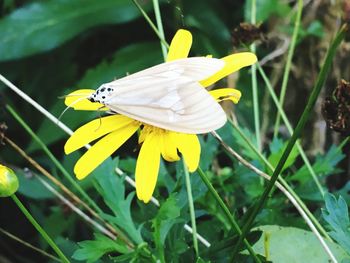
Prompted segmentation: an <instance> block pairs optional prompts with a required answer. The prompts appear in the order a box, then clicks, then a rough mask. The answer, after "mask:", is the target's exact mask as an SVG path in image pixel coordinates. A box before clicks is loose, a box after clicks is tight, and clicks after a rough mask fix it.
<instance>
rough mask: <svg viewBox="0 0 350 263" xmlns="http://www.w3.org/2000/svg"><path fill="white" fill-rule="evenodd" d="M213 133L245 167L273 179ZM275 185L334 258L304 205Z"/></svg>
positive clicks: (285, 188)
mask: <svg viewBox="0 0 350 263" xmlns="http://www.w3.org/2000/svg"><path fill="white" fill-rule="evenodd" d="M211 134H212V135H213V136H214V137H215V138H216V139H217V140H218V141H219V142H220V144H221V145H222V146H223V148H224V149H225V150H226V151H227V152H228V153H229V154H230V155H231V156H233V157H234V158H235V159H237V160H238V162H240V163H241V164H243V165H244V166H245V167H247V168H248V169H249V170H251V171H253V172H254V173H256V174H257V175H259V176H261V178H265V179H267V180H271V177H270V176H269V175H268V174H266V173H264V172H263V171H261V170H259V169H258V168H256V167H255V166H254V165H252V164H250V163H249V162H248V161H247V160H245V159H244V158H243V157H242V156H240V155H239V154H238V153H237V152H236V151H235V150H233V149H232V148H231V147H230V146H228V145H227V144H226V143H225V142H224V141H223V140H222V138H221V137H220V136H219V135H218V134H217V133H216V132H212V133H211ZM275 185H276V187H277V188H278V189H279V190H280V191H281V192H282V193H283V194H284V195H285V196H286V197H287V198H288V200H289V201H290V202H291V203H292V205H293V206H294V207H295V208H296V209H297V210H298V212H299V214H300V215H301V217H302V218H303V219H304V220H305V223H306V224H307V225H308V226H309V228H310V230H311V231H312V232H313V233H314V234H315V236H316V238H317V239H318V240H319V241H320V243H321V245H322V247H323V249H324V250H325V252H326V253H327V254H328V255H329V257H330V258H331V259H332V260H333V259H334V258H335V257H334V255H333V253H332V251H331V250H330V249H329V247H328V245H327V243H326V242H325V241H324V239H323V237H322V236H321V234H320V233H319V232H318V230H317V228H316V227H315V225H314V224H313V222H312V221H311V220H310V218H309V217H308V215H307V214H306V212H305V211H304V209H303V208H302V206H301V205H299V203H298V201H297V199H296V198H294V197H293V195H292V194H291V189H288V190H287V187H284V186H283V185H282V184H281V183H279V182H275ZM287 186H288V185H287ZM288 187H289V186H288ZM328 238H329V237H328ZM329 241H331V242H332V239H330V238H329Z"/></svg>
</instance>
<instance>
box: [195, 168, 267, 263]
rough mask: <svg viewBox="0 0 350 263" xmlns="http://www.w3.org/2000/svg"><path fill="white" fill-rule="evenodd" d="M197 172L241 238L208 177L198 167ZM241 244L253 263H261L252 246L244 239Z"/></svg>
mask: <svg viewBox="0 0 350 263" xmlns="http://www.w3.org/2000/svg"><path fill="white" fill-rule="evenodd" d="M197 172H198V174H199V176H200V177H201V179H202V181H203V182H204V184H205V185H206V186H207V188H208V190H209V192H210V193H211V195H212V196H213V197H214V199H215V200H216V202H218V204H219V206H220V207H221V209H222V211H223V212H224V214H225V216H226V217H227V219H228V220H229V222H230V224H231V227H232V229H233V230H235V231H236V232H237V234H238V235H239V236H241V234H242V231H241V228H240V227H239V225H238V223H237V222H236V220H235V218H234V217H233V215H232V214H231V212H230V210H229V209H228V207H227V206H226V205H225V203H224V201H223V200H222V198H221V197H220V195H219V194H218V192H217V191H216V190H215V188H214V186H213V185H212V184H211V182H210V181H209V179H208V177H207V176H206V174H205V173H204V171H203V170H202V168H201V167H198V169H197ZM243 243H244V245H245V246H246V248H247V250H248V252H249V253H250V255H251V256H252V257H253V259H254V261H255V262H261V260H260V259H259V258H258V256H257V255H256V253H255V251H254V250H253V248H252V246H251V245H250V244H249V242H248V240H246V239H245V238H244V239H243Z"/></svg>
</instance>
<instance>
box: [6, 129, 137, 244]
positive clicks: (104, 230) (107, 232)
mask: <svg viewBox="0 0 350 263" xmlns="http://www.w3.org/2000/svg"><path fill="white" fill-rule="evenodd" d="M0 136H2V138H3V139H4V141H5V142H6V143H8V145H10V146H11V147H12V148H13V149H14V150H16V151H17V152H18V153H19V154H20V155H21V156H22V157H23V158H24V159H26V160H27V161H28V162H29V163H30V164H31V165H32V166H33V167H35V168H36V169H37V170H38V171H39V172H40V173H42V174H43V175H44V176H45V177H47V178H48V179H49V180H50V181H51V182H53V183H54V184H55V185H57V186H58V187H59V188H60V189H61V190H62V191H63V192H64V193H65V194H67V195H68V196H69V197H70V198H71V199H72V200H73V201H74V203H76V204H80V205H81V206H82V207H84V208H85V209H86V210H87V211H88V212H89V213H90V214H91V215H92V216H94V217H95V218H97V219H98V220H99V221H101V222H102V223H103V224H104V225H105V226H106V228H103V227H102V226H100V227H97V229H99V230H101V232H102V233H103V234H105V235H107V236H109V237H111V238H112V239H116V236H115V235H118V238H120V239H121V240H123V241H124V242H125V243H126V244H127V245H128V246H129V247H130V248H133V247H134V245H133V244H132V243H131V241H130V240H128V239H127V238H126V236H125V235H124V234H123V233H122V232H121V231H120V230H119V229H115V227H113V226H112V225H110V224H108V223H107V222H106V221H104V220H103V219H102V218H101V217H100V216H99V215H98V214H97V213H96V212H95V211H94V210H92V209H91V208H90V207H89V206H88V205H87V204H86V203H84V202H83V201H82V200H81V199H79V197H78V196H76V195H75V194H74V193H73V192H71V191H70V190H69V189H68V188H67V187H66V186H64V185H63V184H62V183H61V182H60V181H59V180H57V179H56V178H55V177H54V176H53V175H52V174H50V173H49V172H48V171H47V170H45V169H44V168H43V167H42V166H41V165H39V164H38V163H37V162H36V161H35V160H34V159H32V158H31V157H30V156H29V155H28V154H26V152H25V151H24V150H23V149H21V148H20V147H19V146H18V145H17V144H16V143H14V142H13V141H12V140H10V139H9V138H8V137H7V136H5V135H3V134H1V133H0ZM68 206H69V205H68ZM72 210H73V211H76V210H75V209H73V208H72ZM77 214H79V215H81V213H77ZM83 218H85V217H83ZM86 221H87V222H90V221H91V220H86ZM93 225H98V223H97V222H95V223H94V224H93Z"/></svg>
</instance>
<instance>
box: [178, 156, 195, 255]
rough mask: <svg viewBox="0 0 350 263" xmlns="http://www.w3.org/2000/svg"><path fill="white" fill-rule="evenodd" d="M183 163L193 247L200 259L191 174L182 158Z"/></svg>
mask: <svg viewBox="0 0 350 263" xmlns="http://www.w3.org/2000/svg"><path fill="white" fill-rule="evenodd" d="M182 163H183V168H184V173H185V181H186V190H187V198H188V206H189V209H190V216H191V225H192V236H193V247H194V251H195V252H196V257H197V258H198V257H199V250H198V240H197V225H196V215H195V213H194V203H193V197H192V187H191V180H190V173H189V172H188V168H187V165H186V163H185V160H184V158H182Z"/></svg>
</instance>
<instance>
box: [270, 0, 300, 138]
mask: <svg viewBox="0 0 350 263" xmlns="http://www.w3.org/2000/svg"><path fill="white" fill-rule="evenodd" d="M302 11H303V0H298V8H297V15H296V19H295V23H294V29H293V35H292V40H291V42H290V46H289V50H288V54H287V61H286V66H285V68H284V72H283V79H282V86H281V93H280V99H279V103H280V105H281V107H283V103H284V98H285V96H286V90H287V84H288V79H289V73H290V68H291V65H292V59H293V55H294V50H295V46H296V43H297V38H298V33H299V28H300V21H301V14H302ZM280 122H281V114H280V112H279V111H277V116H276V121H275V128H274V137H276V136H277V135H278V130H279V126H280Z"/></svg>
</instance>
